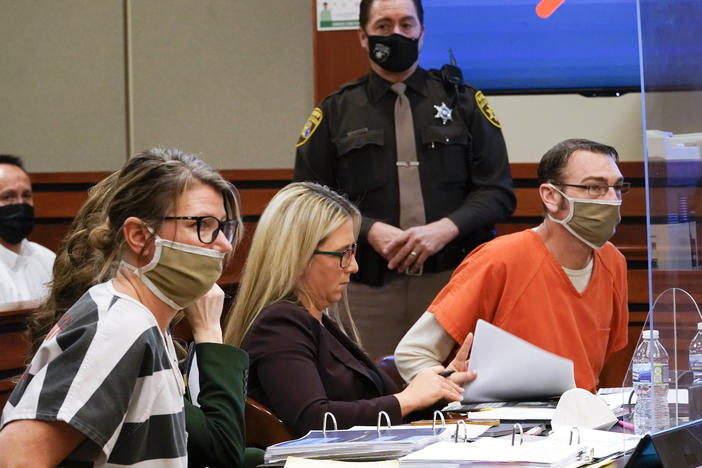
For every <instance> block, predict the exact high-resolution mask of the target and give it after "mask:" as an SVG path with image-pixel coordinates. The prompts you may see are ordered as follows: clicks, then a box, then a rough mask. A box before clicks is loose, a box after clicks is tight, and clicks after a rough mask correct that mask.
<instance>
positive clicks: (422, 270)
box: [405, 264, 424, 276]
mask: <svg viewBox="0 0 702 468" xmlns="http://www.w3.org/2000/svg"><path fill="white" fill-rule="evenodd" d="M405 274H406V275H407V276H422V274H424V264H422V266H420V267H419V270H418V271H417V272H416V273H412V272H411V271H410V270H409V268H407V269H406V270H405Z"/></svg>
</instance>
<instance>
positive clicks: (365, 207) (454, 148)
mask: <svg viewBox="0 0 702 468" xmlns="http://www.w3.org/2000/svg"><path fill="white" fill-rule="evenodd" d="M405 84H406V85H407V91H406V95H407V97H408V98H409V100H410V103H411V105H412V117H413V120H414V127H415V139H416V148H417V159H418V161H419V177H420V183H421V185H422V195H423V197H424V206H425V214H426V222H427V223H431V222H433V221H437V220H439V219H441V218H444V217H448V218H449V219H450V220H451V221H453V222H454V223H455V224H456V226H457V227H458V230H459V236H458V238H457V239H456V240H455V241H454V242H451V243H450V244H448V245H447V246H446V247H445V248H444V249H443V250H442V251H440V252H438V253H437V254H436V255H434V256H433V257H430V258H429V259H428V260H427V262H426V263H425V271H443V270H447V269H451V268H454V267H455V266H456V265H458V263H460V261H461V260H462V259H463V257H464V256H465V255H466V254H467V253H468V252H470V250H471V249H472V248H473V247H475V246H476V245H478V244H480V243H482V242H484V241H486V240H489V239H490V238H491V231H492V226H493V225H494V224H495V223H497V222H500V221H503V220H504V219H506V218H507V217H509V216H510V215H511V213H512V212H513V211H514V208H515V205H516V199H515V197H514V192H513V189H512V178H511V175H510V170H509V162H508V160H507V150H506V147H505V143H504V138H503V137H502V132H501V130H500V124H499V121H498V120H497V118H496V117H495V115H494V113H493V112H492V109H491V108H490V106H489V105H488V104H487V100H486V99H485V97H484V96H483V95H482V93H481V92H480V91H477V90H475V89H474V88H472V87H470V86H460V87H459V90H458V95H456V92H455V91H454V89H453V88H450V89H449V88H448V87H446V86H445V85H444V83H443V82H442V81H441V79H440V76H439V75H438V73H437V72H435V71H430V72H427V71H425V70H423V69H421V68H417V71H416V72H415V73H413V74H412V76H410V77H409V78H408V79H407V80H406V81H405ZM390 86H391V83H389V82H388V81H385V80H384V79H382V78H381V77H380V76H379V75H377V74H376V73H374V72H370V73H368V74H367V75H365V76H363V77H362V78H360V79H358V80H356V81H353V82H351V83H348V84H345V85H343V86H341V88H339V89H338V90H337V91H335V92H334V93H332V94H331V95H330V96H328V97H327V98H326V99H324V101H322V103H321V104H320V106H319V107H318V108H315V110H314V111H313V112H312V115H310V117H309V119H308V121H307V122H306V123H305V125H304V127H303V130H302V133H301V135H300V139H299V141H298V144H297V155H296V160H295V173H294V176H293V179H294V180H296V181H306V180H309V181H315V182H319V183H321V184H324V185H327V186H329V187H331V188H333V189H334V190H336V191H339V192H341V193H345V194H346V195H348V197H349V199H350V200H351V201H352V202H354V203H356V204H357V206H358V207H359V209H360V210H361V213H362V215H363V220H362V224H361V233H360V239H359V241H360V243H359V248H358V253H357V260H358V262H359V267H360V271H359V274H358V276H357V277H356V278H355V279H356V280H360V281H362V282H365V283H369V284H382V281H383V273H384V271H386V270H387V262H386V261H385V260H384V259H383V258H382V257H381V256H380V255H379V254H377V253H376V252H375V251H374V250H373V248H372V247H371V246H370V245H369V244H368V243H367V240H366V239H367V235H368V230H369V229H370V226H371V225H372V224H373V223H374V222H375V221H382V222H384V223H388V224H391V225H393V226H397V225H398V224H399V187H398V177H397V166H396V162H397V153H396V144H395V130H394V128H395V123H394V106H395V99H396V95H395V93H393V92H392V90H391V89H390Z"/></svg>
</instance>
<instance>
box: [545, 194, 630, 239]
mask: <svg viewBox="0 0 702 468" xmlns="http://www.w3.org/2000/svg"><path fill="white" fill-rule="evenodd" d="M549 185H550V186H551V188H553V189H554V190H555V191H556V192H558V193H560V194H561V195H563V197H564V198H565V199H566V200H568V202H569V204H570V211H569V213H568V216H566V217H565V218H564V219H562V220H558V219H554V218H553V217H552V216H551V215H550V214H549V215H548V217H549V218H550V219H551V221H553V222H555V223H558V224H560V225H562V226H563V227H564V228H566V229H567V230H568V232H570V233H571V234H573V235H574V236H575V237H576V238H577V239H579V240H581V241H583V242H584V243H585V244H587V245H589V246H590V247H592V248H593V249H601V248H602V246H603V245H605V242H607V241H608V240H609V239H610V238H611V237H612V236H613V235H614V233H615V231H616V230H617V224H619V221H621V219H622V217H621V215H620V214H619V207H620V206H621V204H622V201H621V200H591V199H588V198H571V197H569V196H568V195H566V194H565V193H563V192H561V191H560V190H558V189H557V188H556V187H554V186H553V184H549Z"/></svg>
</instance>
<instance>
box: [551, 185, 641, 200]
mask: <svg viewBox="0 0 702 468" xmlns="http://www.w3.org/2000/svg"><path fill="white" fill-rule="evenodd" d="M556 185H560V186H561V187H575V188H579V189H583V190H587V194H588V195H589V196H591V197H603V196H605V195H606V194H607V192H608V191H609V189H610V188H613V189H614V191H615V192H616V193H617V194H618V195H621V194H623V193H626V192H628V191H629V189H630V188H631V182H618V183H616V184H614V185H607V184H590V185H578V184H560V183H559V184H556Z"/></svg>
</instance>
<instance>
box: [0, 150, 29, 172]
mask: <svg viewBox="0 0 702 468" xmlns="http://www.w3.org/2000/svg"><path fill="white" fill-rule="evenodd" d="M0 164H10V165H11V166H17V167H19V168H20V169H22V170H23V171H24V164H23V163H22V158H20V157H19V156H13V155H11V154H0ZM24 172H27V171H24Z"/></svg>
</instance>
